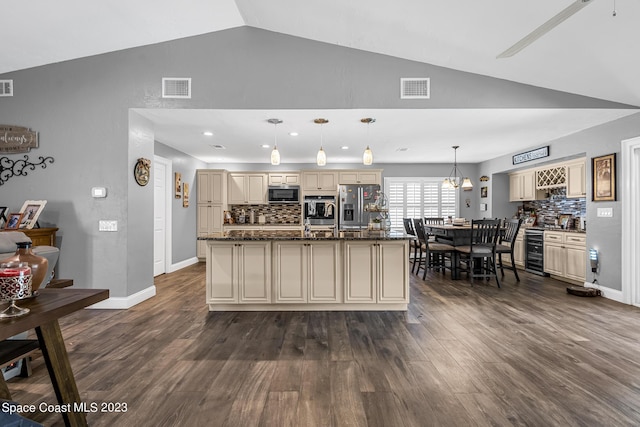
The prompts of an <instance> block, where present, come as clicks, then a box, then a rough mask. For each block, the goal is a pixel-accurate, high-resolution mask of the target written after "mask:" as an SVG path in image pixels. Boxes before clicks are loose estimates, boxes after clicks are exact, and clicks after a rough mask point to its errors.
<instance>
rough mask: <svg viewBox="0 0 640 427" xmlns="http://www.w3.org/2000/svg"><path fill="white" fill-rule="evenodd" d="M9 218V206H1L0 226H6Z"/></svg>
mask: <svg viewBox="0 0 640 427" xmlns="http://www.w3.org/2000/svg"><path fill="white" fill-rule="evenodd" d="M6 220H7V207H6V206H0V227H4V223H5V221H6Z"/></svg>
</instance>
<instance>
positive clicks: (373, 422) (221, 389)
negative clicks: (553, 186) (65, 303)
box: [8, 264, 640, 427]
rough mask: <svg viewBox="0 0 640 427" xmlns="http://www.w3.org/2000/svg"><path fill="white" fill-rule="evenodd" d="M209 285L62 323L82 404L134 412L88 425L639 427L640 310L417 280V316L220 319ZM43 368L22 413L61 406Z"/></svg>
mask: <svg viewBox="0 0 640 427" xmlns="http://www.w3.org/2000/svg"><path fill="white" fill-rule="evenodd" d="M204 271H205V268H204V264H198V265H194V266H191V267H188V268H186V269H183V270H180V271H179V272H176V273H172V274H167V275H163V276H160V277H159V278H157V279H156V285H157V293H158V295H157V296H156V297H154V298H152V299H150V300H148V301H145V302H143V303H142V304H139V305H137V306H135V307H133V308H132V309H130V310H126V311H122V310H115V311H106V310H105V311H102V310H84V311H82V312H79V313H76V314H74V315H72V316H69V317H66V318H63V319H62V320H61V327H62V332H63V335H64V338H65V341H66V344H67V348H68V351H69V356H70V359H71V365H72V367H73V369H74V372H75V376H76V380H77V383H78V388H79V390H80V394H81V396H82V398H83V399H85V400H86V401H87V402H97V403H101V402H125V403H126V404H127V412H121V413H89V414H88V416H87V419H88V421H89V424H90V425H91V426H94V427H98V426H242V427H247V426H265V427H271V426H278V427H280V426H385V427H388V426H392V427H396V426H407V427H409V426H420V427H422V426H637V425H640V327H639V326H640V309H638V308H635V307H631V306H627V305H623V304H618V303H616V302H613V301H610V300H606V299H604V298H581V297H577V296H572V295H568V294H567V293H566V287H567V285H566V284H565V283H562V282H559V281H556V280H553V279H549V278H542V277H539V276H535V275H531V274H528V273H524V272H522V273H521V278H522V281H521V282H520V283H517V282H515V280H514V279H513V275H512V273H511V272H505V274H506V276H505V279H504V281H503V287H502V288H501V289H498V288H497V287H496V285H495V281H491V282H489V283H486V282H482V281H476V282H475V283H474V285H473V286H471V285H470V283H469V282H467V281H466V280H460V281H451V280H449V276H448V274H447V275H446V276H443V275H441V274H440V273H432V274H430V275H429V276H428V277H427V280H426V281H422V280H421V279H420V278H417V277H416V276H412V279H411V303H410V306H409V310H408V311H407V312H358V311H354V312H268V313H258V312H254V313H251V312H243V313H240V312H223V313H210V312H208V311H207V307H206V305H205V304H204V300H205V289H204ZM32 366H33V376H32V377H30V378H15V379H12V380H10V381H8V385H9V389H10V390H11V392H12V394H13V397H14V399H15V400H16V401H18V402H20V403H22V404H39V403H40V402H47V403H55V397H54V394H53V390H52V389H51V384H50V382H49V378H48V375H47V372H46V368H45V366H44V363H43V360H42V358H41V357H40V358H36V359H35V360H34V362H33V365H32ZM33 418H34V419H35V420H36V421H39V422H41V423H43V424H44V425H46V426H61V425H63V424H62V418H61V417H60V415H58V414H46V413H36V414H35V416H34V417H33Z"/></svg>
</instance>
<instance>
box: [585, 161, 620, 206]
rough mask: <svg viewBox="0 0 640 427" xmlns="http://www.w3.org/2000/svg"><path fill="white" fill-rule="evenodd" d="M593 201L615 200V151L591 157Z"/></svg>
mask: <svg viewBox="0 0 640 427" xmlns="http://www.w3.org/2000/svg"><path fill="white" fill-rule="evenodd" d="M591 175H592V177H593V186H592V191H593V196H592V198H591V199H592V200H593V201H594V202H604V201H607V202H613V201H615V200H616V153H613V154H607V155H606V156H600V157H593V158H592V159H591Z"/></svg>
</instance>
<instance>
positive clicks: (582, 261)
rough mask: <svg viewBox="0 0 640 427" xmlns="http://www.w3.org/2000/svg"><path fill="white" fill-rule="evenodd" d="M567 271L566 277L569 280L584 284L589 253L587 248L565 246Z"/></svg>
mask: <svg viewBox="0 0 640 427" xmlns="http://www.w3.org/2000/svg"><path fill="white" fill-rule="evenodd" d="M565 251H566V260H567V264H566V269H565V272H564V274H565V276H566V277H567V278H569V279H573V280H578V281H580V282H584V281H585V280H586V271H587V251H586V249H585V248H581V247H574V246H565Z"/></svg>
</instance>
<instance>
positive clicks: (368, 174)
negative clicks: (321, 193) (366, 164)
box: [338, 169, 382, 184]
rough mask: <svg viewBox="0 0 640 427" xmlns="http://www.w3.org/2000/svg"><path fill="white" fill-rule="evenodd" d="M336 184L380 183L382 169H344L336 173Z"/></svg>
mask: <svg viewBox="0 0 640 427" xmlns="http://www.w3.org/2000/svg"><path fill="white" fill-rule="evenodd" d="M338 184H382V170H381V169H372V170H352V171H349V170H344V171H340V172H339V173H338Z"/></svg>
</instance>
